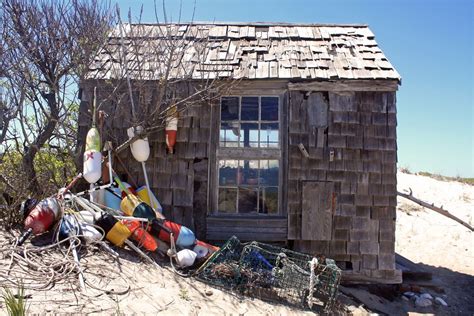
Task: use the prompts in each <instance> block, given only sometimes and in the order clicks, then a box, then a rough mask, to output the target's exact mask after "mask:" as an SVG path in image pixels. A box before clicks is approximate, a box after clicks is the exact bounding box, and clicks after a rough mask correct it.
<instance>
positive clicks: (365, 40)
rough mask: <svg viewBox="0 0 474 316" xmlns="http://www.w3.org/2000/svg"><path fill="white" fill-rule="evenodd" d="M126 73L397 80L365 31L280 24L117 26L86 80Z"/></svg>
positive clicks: (134, 75) (136, 76) (144, 77)
mask: <svg viewBox="0 0 474 316" xmlns="http://www.w3.org/2000/svg"><path fill="white" fill-rule="evenodd" d="M170 57H171V58H170ZM168 61H171V62H170V63H169V65H170V69H169V71H166V70H167V68H168V67H167V65H168ZM126 73H128V76H129V77H130V78H131V79H142V80H160V79H162V77H163V76H164V73H168V74H169V75H168V77H169V78H176V79H182V78H192V79H200V78H216V77H232V78H238V79H275V78H284V79H323V80H326V79H333V80H334V79H391V80H400V79H401V78H400V75H399V74H398V72H397V71H396V70H395V68H394V67H393V66H392V64H391V63H390V62H389V61H388V60H387V58H386V57H385V55H384V54H383V52H382V51H381V49H380V48H379V47H378V45H377V42H376V41H375V39H374V34H373V33H372V32H371V31H370V29H369V28H368V27H367V26H366V25H318V24H294V25H292V24H287V23H279V24H275V23H249V24H243V23H229V24H225V23H213V24H211V23H208V24H206V23H197V24H196V23H194V24H126V25H123V27H116V28H115V29H113V30H112V31H111V32H110V34H109V37H108V40H107V42H106V43H105V45H104V46H103V47H102V48H101V49H100V50H99V52H98V54H97V55H96V57H95V59H94V61H93V62H92V63H91V64H90V71H89V74H88V76H87V78H90V79H92V78H93V79H120V78H123V77H124V74H126Z"/></svg>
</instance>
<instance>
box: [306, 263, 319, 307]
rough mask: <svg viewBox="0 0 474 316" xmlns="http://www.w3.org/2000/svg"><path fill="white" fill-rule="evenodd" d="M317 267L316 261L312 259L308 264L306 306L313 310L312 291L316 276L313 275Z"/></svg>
mask: <svg viewBox="0 0 474 316" xmlns="http://www.w3.org/2000/svg"><path fill="white" fill-rule="evenodd" d="M317 266H318V259H316V258H313V259H311V261H310V262H309V269H310V277H309V293H308V306H309V308H313V291H314V286H315V285H316V284H315V283H316V282H317V276H316V274H315V270H316V267H317Z"/></svg>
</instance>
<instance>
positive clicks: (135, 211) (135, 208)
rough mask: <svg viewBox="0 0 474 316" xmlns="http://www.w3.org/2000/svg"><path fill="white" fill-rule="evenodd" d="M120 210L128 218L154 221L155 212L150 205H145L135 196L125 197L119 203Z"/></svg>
mask: <svg viewBox="0 0 474 316" xmlns="http://www.w3.org/2000/svg"><path fill="white" fill-rule="evenodd" d="M120 210H121V211H122V212H124V213H125V215H128V216H134V217H140V218H147V219H149V220H153V219H156V215H157V214H156V212H155V211H154V210H153V209H152V208H151V206H150V205H148V204H146V203H145V202H143V201H142V200H140V198H139V197H137V196H135V195H131V194H129V195H127V196H126V197H124V198H123V199H122V202H121V203H120Z"/></svg>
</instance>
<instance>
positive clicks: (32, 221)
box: [18, 197, 61, 245]
mask: <svg viewBox="0 0 474 316" xmlns="http://www.w3.org/2000/svg"><path fill="white" fill-rule="evenodd" d="M60 209H61V208H60V206H59V202H58V200H57V199H56V198H52V197H51V198H47V199H44V200H41V201H40V202H39V203H38V204H37V205H36V206H35V207H34V208H33V209H32V210H31V212H30V213H29V214H28V216H27V217H26V219H25V229H26V232H25V233H23V235H22V236H21V237H20V239H19V240H18V244H19V245H22V244H23V243H24V242H25V240H26V239H27V238H28V237H29V236H30V235H31V234H34V235H39V234H42V233H44V232H46V231H47V230H48V229H50V228H51V226H52V225H53V223H54V222H55V221H56V220H57V219H58V218H59V215H60Z"/></svg>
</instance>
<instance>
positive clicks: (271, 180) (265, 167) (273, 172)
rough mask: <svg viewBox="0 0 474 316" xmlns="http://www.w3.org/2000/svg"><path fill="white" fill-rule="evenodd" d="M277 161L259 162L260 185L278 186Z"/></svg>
mask: <svg viewBox="0 0 474 316" xmlns="http://www.w3.org/2000/svg"><path fill="white" fill-rule="evenodd" d="M278 169H279V168H278V160H261V161H260V185H265V186H278Z"/></svg>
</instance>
